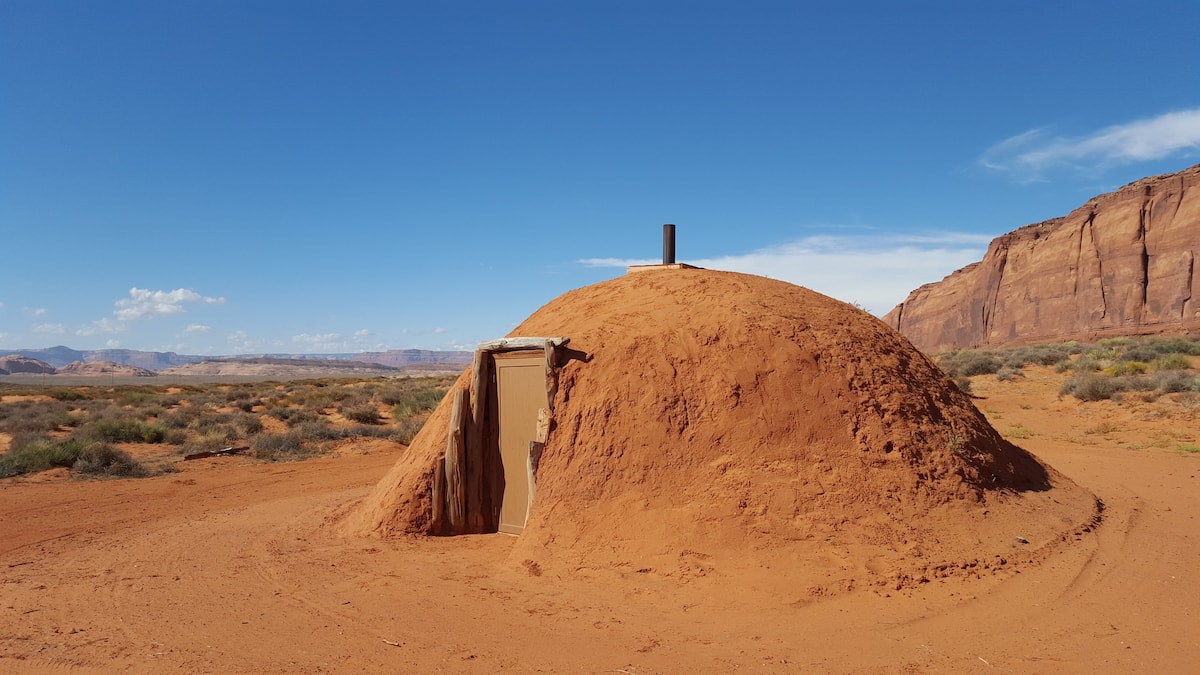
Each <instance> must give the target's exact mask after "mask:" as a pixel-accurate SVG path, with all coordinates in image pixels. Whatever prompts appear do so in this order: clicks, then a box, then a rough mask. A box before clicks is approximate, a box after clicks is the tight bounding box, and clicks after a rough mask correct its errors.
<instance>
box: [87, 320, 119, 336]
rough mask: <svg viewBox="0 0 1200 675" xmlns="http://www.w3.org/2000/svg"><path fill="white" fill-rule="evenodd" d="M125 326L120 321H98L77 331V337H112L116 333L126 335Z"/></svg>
mask: <svg viewBox="0 0 1200 675" xmlns="http://www.w3.org/2000/svg"><path fill="white" fill-rule="evenodd" d="M124 332H125V324H123V323H121V322H119V321H111V320H109V319H107V318H105V319H97V320H95V321H93V322H91V323H89V324H88V325H86V326H84V327H82V328H80V329H79V330H77V331H75V334H76V335H84V336H87V335H112V334H114V333H124Z"/></svg>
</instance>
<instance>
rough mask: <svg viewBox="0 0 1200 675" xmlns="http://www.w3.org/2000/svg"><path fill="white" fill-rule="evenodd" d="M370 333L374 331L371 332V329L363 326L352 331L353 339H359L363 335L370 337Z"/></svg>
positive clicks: (363, 336)
mask: <svg viewBox="0 0 1200 675" xmlns="http://www.w3.org/2000/svg"><path fill="white" fill-rule="evenodd" d="M372 335H374V333H372V332H371V331H369V330H367V329H366V328H363V329H362V330H356V331H354V339H355V340H361V339H362V338H365V337H370V336H372Z"/></svg>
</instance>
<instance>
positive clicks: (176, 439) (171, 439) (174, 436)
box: [162, 429, 187, 445]
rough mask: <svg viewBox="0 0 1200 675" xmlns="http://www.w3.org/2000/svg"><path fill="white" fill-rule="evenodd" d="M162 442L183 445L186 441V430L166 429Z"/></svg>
mask: <svg viewBox="0 0 1200 675" xmlns="http://www.w3.org/2000/svg"><path fill="white" fill-rule="evenodd" d="M162 442H163V443H166V444H167V445H183V444H184V443H186V442H187V432H186V431H184V430H183V429H167V433H166V434H164V435H163V441H162Z"/></svg>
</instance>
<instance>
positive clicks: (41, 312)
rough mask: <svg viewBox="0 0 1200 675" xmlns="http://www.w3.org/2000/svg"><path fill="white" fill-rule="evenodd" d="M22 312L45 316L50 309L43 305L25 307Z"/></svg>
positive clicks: (29, 314) (26, 314)
mask: <svg viewBox="0 0 1200 675" xmlns="http://www.w3.org/2000/svg"><path fill="white" fill-rule="evenodd" d="M24 312H25V316H46V315H47V314H49V312H50V310H48V309H46V308H45V307H26V308H25V309H24Z"/></svg>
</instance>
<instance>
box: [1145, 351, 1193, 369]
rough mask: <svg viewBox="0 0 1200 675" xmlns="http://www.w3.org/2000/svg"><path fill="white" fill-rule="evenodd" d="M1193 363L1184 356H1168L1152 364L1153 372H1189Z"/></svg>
mask: <svg viewBox="0 0 1200 675" xmlns="http://www.w3.org/2000/svg"><path fill="white" fill-rule="evenodd" d="M1191 367H1192V362H1191V361H1189V360H1188V357H1186V356H1184V355H1183V354H1166V355H1164V356H1160V357H1158V358H1156V359H1154V360H1152V361H1151V362H1150V368H1151V369H1152V370H1188V369H1189V368H1191Z"/></svg>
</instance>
